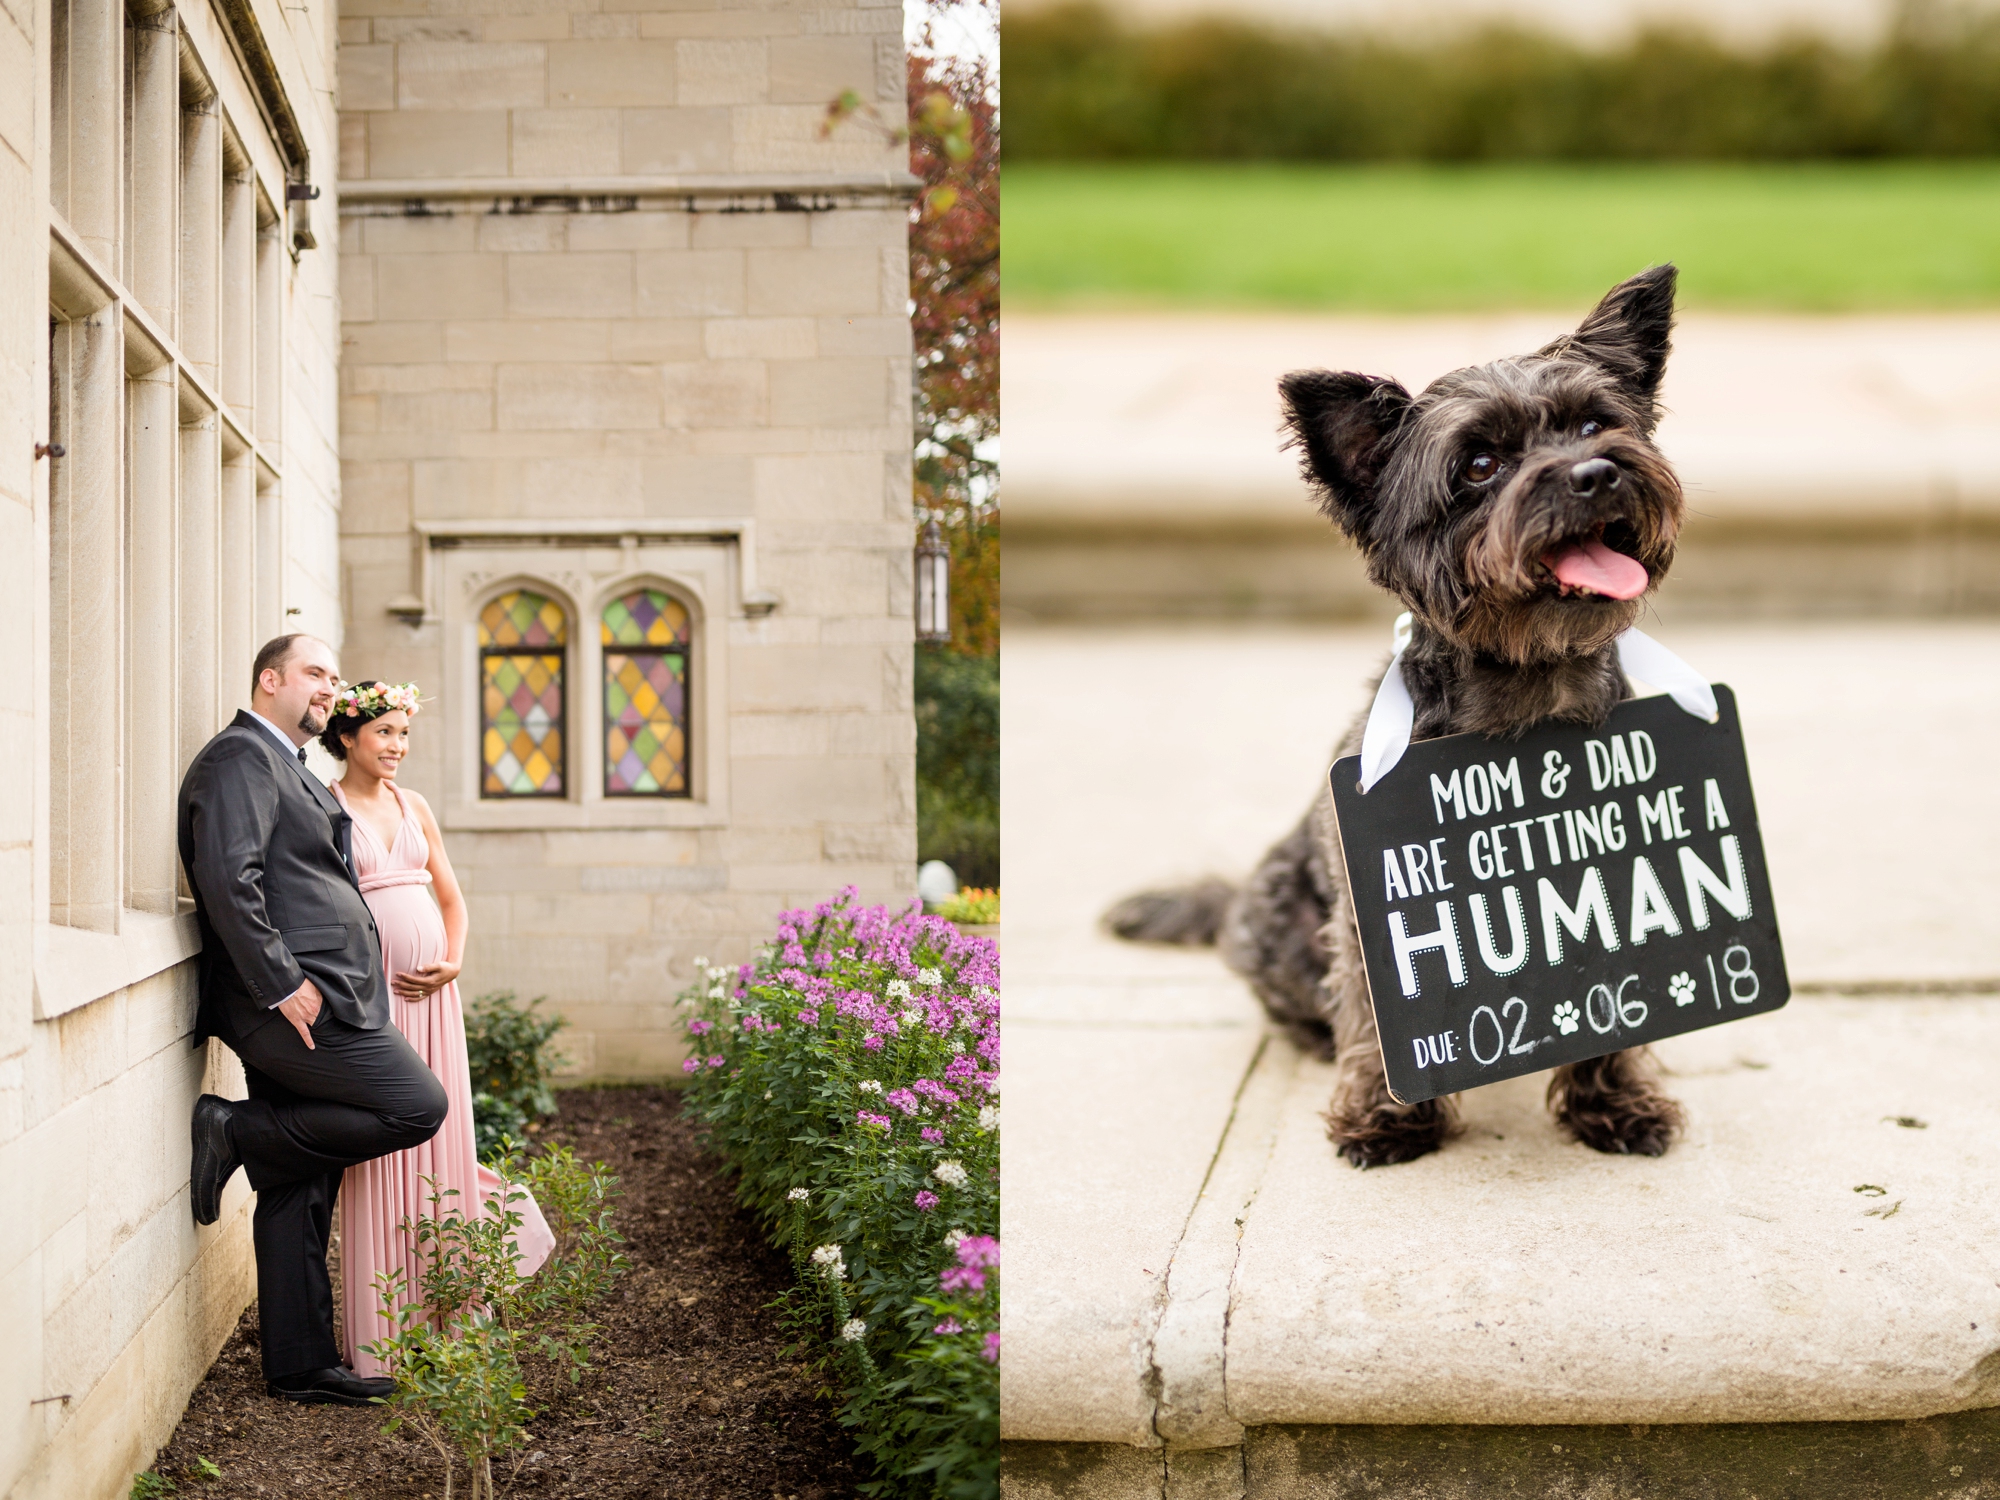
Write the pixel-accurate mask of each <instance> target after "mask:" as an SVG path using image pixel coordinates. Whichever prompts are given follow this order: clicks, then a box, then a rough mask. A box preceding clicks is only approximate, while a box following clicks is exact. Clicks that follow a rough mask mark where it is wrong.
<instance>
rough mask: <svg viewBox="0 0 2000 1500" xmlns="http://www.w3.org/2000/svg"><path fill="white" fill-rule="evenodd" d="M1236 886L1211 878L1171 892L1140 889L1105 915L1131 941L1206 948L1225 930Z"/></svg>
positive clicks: (1113, 930) (1114, 931)
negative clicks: (1224, 920)
mask: <svg viewBox="0 0 2000 1500" xmlns="http://www.w3.org/2000/svg"><path fill="white" fill-rule="evenodd" d="M1235 894H1236V887H1235V886H1233V885H1231V884H1230V883H1229V882H1228V881H1226V880H1217V879H1215V878H1213V877H1210V878H1209V879H1207V880H1203V881H1198V882H1197V883H1196V884H1194V885H1189V886H1181V887H1179V888H1178V889H1175V890H1170V891H1140V892H1139V893H1138V894H1137V895H1134V896H1127V897H1126V898H1125V899H1124V900H1123V901H1120V902H1119V903H1118V904H1117V905H1116V906H1114V907H1112V908H1111V910H1109V911H1107V912H1106V913H1105V914H1104V925H1105V927H1106V929H1108V930H1109V931H1110V932H1111V934H1112V935H1113V936H1114V937H1121V938H1124V939H1125V940H1126V941H1127V942H1131V943H1180V944H1183V945H1184V946H1186V947H1190V948H1200V947H1206V946H1208V945H1210V944H1212V943H1214V942H1215V939H1216V935H1217V934H1218V933H1220V932H1221V931H1222V919H1223V916H1224V914H1225V913H1226V912H1227V911H1228V910H1229V901H1230V898H1231V897H1232V896H1234V895H1235Z"/></svg>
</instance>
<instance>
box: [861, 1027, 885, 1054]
mask: <svg viewBox="0 0 2000 1500" xmlns="http://www.w3.org/2000/svg"><path fill="white" fill-rule="evenodd" d="M861 1045H862V1046H864V1047H866V1048H867V1049H868V1050H869V1051H870V1052H880V1051H881V1050H882V1038H880V1037H879V1036H877V1035H875V1033H874V1032H872V1031H871V1032H869V1033H868V1035H867V1036H864V1037H863V1038H862V1039H861Z"/></svg>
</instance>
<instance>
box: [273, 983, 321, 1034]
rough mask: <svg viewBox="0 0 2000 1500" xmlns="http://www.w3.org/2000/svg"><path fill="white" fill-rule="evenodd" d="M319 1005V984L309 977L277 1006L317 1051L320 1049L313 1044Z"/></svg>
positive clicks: (279, 1011) (280, 1013)
mask: <svg viewBox="0 0 2000 1500" xmlns="http://www.w3.org/2000/svg"><path fill="white" fill-rule="evenodd" d="M319 1005H320V997H319V986H318V985H316V984H314V983H313V982H312V980H311V978H310V977H308V978H307V980H306V982H305V983H304V984H302V985H300V986H299V987H298V989H296V990H294V991H293V992H292V994H291V995H290V996H289V997H287V998H286V999H284V1000H282V1001H280V1002H279V1003H278V1005H277V1007H276V1009H277V1012H278V1014H279V1015H281V1016H283V1017H284V1018H285V1019H286V1020H287V1021H290V1022H291V1023H292V1029H293V1030H294V1031H296V1032H298V1034H299V1036H300V1037H301V1038H302V1039H303V1040H304V1041H305V1044H306V1046H307V1048H309V1049H310V1050H312V1051H315V1052H316V1051H318V1050H319V1049H318V1048H317V1047H314V1046H313V1034H312V1024H313V1022H315V1021H317V1020H318V1019H319Z"/></svg>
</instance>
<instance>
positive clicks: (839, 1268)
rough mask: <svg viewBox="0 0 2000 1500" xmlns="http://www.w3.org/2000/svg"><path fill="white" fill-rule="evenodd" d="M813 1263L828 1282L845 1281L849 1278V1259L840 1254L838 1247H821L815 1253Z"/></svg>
mask: <svg viewBox="0 0 2000 1500" xmlns="http://www.w3.org/2000/svg"><path fill="white" fill-rule="evenodd" d="M812 1261H813V1264H814V1265H816V1266H818V1267H819V1273H820V1275H822V1276H824V1277H825V1278H826V1279H827V1280H828V1281H843V1280H845V1279H846V1277H847V1258H846V1257H845V1256H843V1255H842V1254H841V1253H840V1246H838V1245H821V1246H820V1247H819V1248H818V1249H817V1250H815V1251H813V1253H812Z"/></svg>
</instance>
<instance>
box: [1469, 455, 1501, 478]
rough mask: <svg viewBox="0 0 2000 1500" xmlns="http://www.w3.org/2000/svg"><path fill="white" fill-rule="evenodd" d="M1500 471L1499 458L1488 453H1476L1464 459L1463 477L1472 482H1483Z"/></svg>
mask: <svg viewBox="0 0 2000 1500" xmlns="http://www.w3.org/2000/svg"><path fill="white" fill-rule="evenodd" d="M1499 472H1500V460H1499V459H1497V458H1495V457H1494V456H1493V455H1492V454H1490V453H1477V454H1474V455H1473V456H1472V457H1471V458H1470V459H1468V460H1467V461H1466V465H1465V477H1466V478H1467V479H1470V480H1471V481H1472V482H1473V483H1474V484H1484V483H1486V481H1487V480H1489V479H1491V478H1492V477H1493V476H1494V475H1495V474H1498V473H1499Z"/></svg>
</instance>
